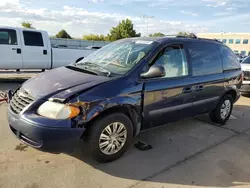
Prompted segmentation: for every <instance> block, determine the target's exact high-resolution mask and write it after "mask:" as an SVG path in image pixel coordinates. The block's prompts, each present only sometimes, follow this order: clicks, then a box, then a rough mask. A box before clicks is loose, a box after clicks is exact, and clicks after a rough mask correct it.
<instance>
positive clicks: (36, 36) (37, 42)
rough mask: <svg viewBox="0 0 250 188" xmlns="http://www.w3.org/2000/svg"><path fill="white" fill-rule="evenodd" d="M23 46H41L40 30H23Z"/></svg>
mask: <svg viewBox="0 0 250 188" xmlns="http://www.w3.org/2000/svg"><path fill="white" fill-rule="evenodd" d="M23 37H24V44H25V46H43V37H42V34H41V33H40V32H33V31H23Z"/></svg>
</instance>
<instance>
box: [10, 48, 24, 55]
mask: <svg viewBox="0 0 250 188" xmlns="http://www.w3.org/2000/svg"><path fill="white" fill-rule="evenodd" d="M12 50H15V51H16V53H18V54H20V53H22V50H21V48H12Z"/></svg>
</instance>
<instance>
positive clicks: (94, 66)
mask: <svg viewBox="0 0 250 188" xmlns="http://www.w3.org/2000/svg"><path fill="white" fill-rule="evenodd" d="M77 65H82V66H83V67H84V69H87V70H88V69H89V68H90V69H92V70H97V71H98V72H101V73H104V74H105V75H106V76H108V77H110V76H111V72H110V71H109V70H107V69H104V68H103V67H102V66H100V65H98V64H95V63H91V62H84V63H78V64H76V65H75V66H77Z"/></svg>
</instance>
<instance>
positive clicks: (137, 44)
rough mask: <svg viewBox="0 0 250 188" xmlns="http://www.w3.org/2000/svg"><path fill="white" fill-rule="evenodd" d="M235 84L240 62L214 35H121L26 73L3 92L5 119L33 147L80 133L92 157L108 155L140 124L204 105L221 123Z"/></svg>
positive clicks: (235, 94) (192, 112)
mask: <svg viewBox="0 0 250 188" xmlns="http://www.w3.org/2000/svg"><path fill="white" fill-rule="evenodd" d="M241 84H242V71H241V66H240V63H239V61H238V60H237V57H236V56H235V54H234V53H233V52H232V51H231V50H230V49H229V48H228V47H227V46H225V45H223V44H222V43H221V42H218V41H216V40H209V39H200V38H187V37H163V38H129V39H123V40H119V41H116V42H113V43H111V44H108V45H107V46H105V47H103V48H101V49H99V50H98V51H96V52H94V53H93V54H91V55H89V56H87V57H86V58H84V59H82V60H81V61H79V62H77V63H73V64H70V65H68V66H65V67H61V68H57V69H53V70H51V71H47V72H44V73H41V74H39V75H37V76H35V77H33V78H31V79H30V80H28V81H26V82H25V83H24V84H23V85H22V86H21V87H20V88H18V89H17V90H16V91H13V92H10V94H9V105H8V121H9V126H10V129H11V130H12V132H13V133H14V134H15V135H16V136H17V138H18V139H20V140H21V141H22V142H24V143H25V144H27V145H30V146H32V147H34V148H39V149H43V150H46V149H49V150H50V151H51V150H55V151H56V150H57V149H59V148H60V149H61V147H64V146H66V145H70V146H71V147H73V146H74V143H75V141H77V140H79V139H82V138H87V141H88V144H89V147H90V150H91V153H92V155H93V157H94V158H95V159H96V160H97V161H99V162H109V161H113V160H115V159H117V158H119V157H120V156H121V155H123V154H124V152H125V151H126V149H127V148H128V146H129V145H130V144H131V143H132V141H133V138H134V137H136V136H137V135H138V134H139V133H140V131H142V130H146V129H150V128H153V127H156V126H161V125H165V124H168V123H171V122H175V121H178V120H180V119H184V118H190V117H194V116H197V115H201V114H205V113H209V115H210V117H211V120H212V121H214V122H216V123H218V124H220V125H224V124H225V123H226V121H227V120H228V119H229V117H230V114H231V112H232V108H233V103H234V102H236V101H237V100H238V99H239V97H240V93H239V89H240V87H241Z"/></svg>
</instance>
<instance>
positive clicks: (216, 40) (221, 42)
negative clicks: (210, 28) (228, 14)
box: [198, 38, 223, 43]
mask: <svg viewBox="0 0 250 188" xmlns="http://www.w3.org/2000/svg"><path fill="white" fill-rule="evenodd" d="M198 39H200V40H209V41H216V42H219V43H223V42H221V41H219V40H217V39H208V38H198Z"/></svg>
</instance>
